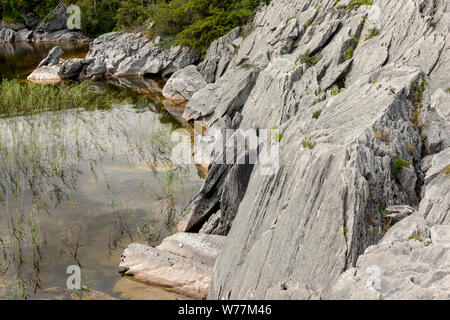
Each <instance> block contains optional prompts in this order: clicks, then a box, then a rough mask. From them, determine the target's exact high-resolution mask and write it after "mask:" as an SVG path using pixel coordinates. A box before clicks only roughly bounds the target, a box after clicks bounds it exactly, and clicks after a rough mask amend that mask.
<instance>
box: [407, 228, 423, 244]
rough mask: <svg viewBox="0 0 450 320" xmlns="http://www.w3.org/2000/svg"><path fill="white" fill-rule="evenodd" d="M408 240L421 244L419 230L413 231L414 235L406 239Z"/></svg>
mask: <svg viewBox="0 0 450 320" xmlns="http://www.w3.org/2000/svg"><path fill="white" fill-rule="evenodd" d="M408 240H417V241H420V242H423V238H422V233H421V232H420V230H417V231H414V233H413V234H412V235H411V236H410V237H409V238H408Z"/></svg>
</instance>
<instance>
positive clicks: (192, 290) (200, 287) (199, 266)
mask: <svg viewBox="0 0 450 320" xmlns="http://www.w3.org/2000/svg"><path fill="white" fill-rule="evenodd" d="M120 269H121V271H122V272H123V273H124V274H125V275H129V276H132V277H133V279H135V280H137V281H139V282H144V283H147V284H150V285H157V286H161V287H164V288H165V289H167V290H170V291H174V292H178V293H181V294H184V295H187V296H190V297H193V298H196V299H203V298H205V297H206V295H207V293H208V290H209V286H210V283H211V277H212V270H213V268H212V266H211V265H208V264H204V263H201V262H199V261H195V260H192V259H188V258H185V257H182V256H180V255H177V254H174V253H171V252H167V251H163V250H158V249H155V248H152V247H149V246H146V245H142V244H138V243H133V244H131V245H129V246H128V248H127V249H125V251H124V253H123V255H122V259H121V263H120Z"/></svg>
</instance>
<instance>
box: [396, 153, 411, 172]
mask: <svg viewBox="0 0 450 320" xmlns="http://www.w3.org/2000/svg"><path fill="white" fill-rule="evenodd" d="M412 164H413V163H412V161H407V160H405V159H402V158H401V157H400V156H397V159H396V160H395V161H394V173H395V175H398V174H399V173H400V171H401V170H402V169H403V168H405V167H410V166H411V165H412Z"/></svg>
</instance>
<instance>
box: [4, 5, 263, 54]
mask: <svg viewBox="0 0 450 320" xmlns="http://www.w3.org/2000/svg"><path fill="white" fill-rule="evenodd" d="M269 1H270V0H172V1H169V0H66V1H65V2H66V3H67V4H70V3H75V4H77V5H78V6H80V8H81V10H82V31H83V32H84V33H86V34H88V35H90V36H98V35H100V34H102V33H105V32H109V31H112V30H114V29H115V30H122V29H129V28H142V29H143V28H145V25H146V23H148V22H150V21H153V22H155V24H154V26H153V28H152V29H151V35H152V36H155V35H161V36H162V37H163V39H166V40H167V39H169V40H170V41H171V42H175V43H177V44H183V45H188V46H191V47H193V48H195V49H197V50H199V51H202V52H204V51H205V50H206V48H207V47H208V46H209V44H210V43H211V42H212V41H213V40H214V39H217V38H218V37H220V36H222V35H224V34H225V33H227V32H228V31H230V30H231V29H233V28H235V27H237V26H240V25H243V24H245V23H246V22H247V21H248V20H249V19H251V18H252V17H253V14H254V11H255V9H256V7H257V6H258V5H259V4H260V3H266V4H267V3H269ZM58 3H59V0H0V18H1V19H2V20H9V21H14V22H20V21H21V20H22V15H23V14H26V13H30V12H32V13H35V14H36V15H37V16H38V17H39V18H41V19H42V18H44V17H45V16H46V15H47V14H48V13H49V12H51V10H52V9H53V8H54V7H55V6H56V5H57V4H58Z"/></svg>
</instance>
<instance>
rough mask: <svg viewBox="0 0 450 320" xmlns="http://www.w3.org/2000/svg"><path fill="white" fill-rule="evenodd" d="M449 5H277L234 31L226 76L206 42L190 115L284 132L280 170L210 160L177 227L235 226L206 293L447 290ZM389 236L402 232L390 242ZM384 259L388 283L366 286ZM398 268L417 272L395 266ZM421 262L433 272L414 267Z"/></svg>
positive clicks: (331, 294)
mask: <svg viewBox="0 0 450 320" xmlns="http://www.w3.org/2000/svg"><path fill="white" fill-rule="evenodd" d="M449 8H450V2H449V1H448V0H447V1H438V2H436V1H425V0H424V1H420V2H413V1H408V2H398V1H388V0H375V1H373V4H372V5H370V6H361V5H357V4H356V5H355V4H354V3H353V2H350V1H347V2H344V1H341V2H340V3H337V2H336V1H334V0H328V1H327V0H325V1H319V0H313V1H306V0H299V1H288V0H280V1H272V2H271V3H270V5H268V6H266V7H263V8H262V9H261V10H260V11H259V12H258V13H257V14H256V16H255V19H254V21H253V23H252V28H251V30H252V31H251V32H249V34H247V35H245V36H243V37H242V38H241V39H239V41H238V40H237V39H236V40H233V43H234V42H235V41H236V44H238V46H236V47H235V52H234V54H233V55H232V58H231V60H230V61H229V62H227V68H226V71H225V72H224V73H223V74H220V76H219V78H217V76H216V74H217V69H214V68H215V66H216V63H217V61H218V60H219V58H220V57H219V54H214V52H216V51H215V50H216V49H217V47H218V44H217V43H213V44H212V46H211V48H210V51H209V52H210V53H211V54H210V56H207V59H205V61H204V62H203V63H202V64H201V65H200V66H199V70H200V72H201V73H202V72H203V73H202V74H203V75H204V77H205V78H206V80H207V82H211V83H210V84H209V85H207V86H206V87H204V88H203V89H200V90H199V91H197V93H195V94H194V95H193V96H192V98H191V100H190V101H189V103H188V105H187V107H186V110H185V113H184V115H183V116H184V118H185V119H187V120H189V121H192V120H202V121H203V122H204V123H205V126H206V127H207V128H209V130H225V129H237V128H239V129H243V130H247V129H252V128H256V129H271V128H279V130H280V131H281V132H282V135H280V136H279V142H280V153H279V158H280V159H279V164H280V165H279V170H278V171H277V172H276V173H275V174H273V175H262V174H261V167H262V165H263V164H262V163H261V162H260V161H258V162H257V163H256V164H255V165H254V167H253V168H252V170H251V171H250V173H249V178H248V179H245V178H243V179H242V180H240V179H236V178H234V177H235V176H236V172H235V171H234V170H233V169H231V168H232V167H233V166H232V165H225V164H223V163H221V162H217V158H216V157H211V159H212V162H211V163H209V167H210V172H209V176H208V178H207V180H206V181H205V184H204V186H203V188H202V191H201V192H200V193H199V194H198V195H197V196H196V197H195V198H194V199H193V201H192V202H191V204H190V205H189V207H188V208H187V211H188V215H185V216H184V217H183V218H182V220H181V221H180V225H179V228H180V229H181V230H189V229H190V228H198V227H199V224H201V223H204V225H203V227H202V228H201V230H202V232H209V233H220V234H228V240H227V242H226V245H225V247H224V249H223V250H222V252H221V253H220V255H219V257H218V259H217V262H216V264H215V267H214V275H213V280H212V284H211V289H210V291H209V296H208V297H209V298H210V299H267V298H275V299H315V298H358V297H359V298H372V297H375V298H381V299H397V298H407V297H415V298H433V297H436V295H435V293H436V290H437V291H439V288H442V290H441V292H442V294H446V293H447V292H448V286H447V284H448V281H447V279H446V274H447V273H448V272H449V271H450V268H449V265H448V254H447V253H446V251H445V250H446V249H445V248H446V247H447V244H446V241H447V240H446V239H447V235H446V231H445V228H443V227H442V226H443V225H446V224H448V223H449V219H448V211H449V204H450V199H449V192H448V191H449V189H450V188H449V186H448V181H449V175H448V165H450V164H449V163H448V159H449V157H448V147H449V134H450V121H449V108H448V106H449V105H450V104H449V101H450V100H449V99H450V98H449V97H450V94H449V90H450V89H449V83H448V74H449V73H450V58H449V53H450V38H449V32H448V31H449V27H448V26H449V24H448V22H449V21H450V14H449V11H448V10H449ZM235 38H236V37H235ZM206 70H207V72H206ZM213 75H214V76H213ZM263 147H264V146H263ZM216 156H217V155H216ZM243 176H244V175H242V174H241V175H238V177H239V178H240V177H243ZM225 181H235V183H237V185H242V186H245V188H241V189H240V191H239V192H237V191H236V190H237V189H236V188H235V187H234V188H233V187H231V188H228V189H227V188H225V187H224V185H225V184H226V183H225ZM230 185H233V184H232V183H231V184H230ZM236 193H237V194H236ZM227 199H232V200H233V201H234V202H233V206H232V208H231V207H230V206H229V203H230V201H229V200H227ZM238 203H239V204H238ZM398 206H401V207H402V210H400V213H401V214H400V215H397V214H398V213H399V212H397V211H399V208H400V207H398ZM230 208H231V210H230ZM395 208H396V209H395ZM416 208H419V209H416ZM185 212H186V210H185ZM414 212H415V213H414ZM418 224H420V225H421V226H422V227H421V228H422V229H423V230H422V229H421V232H423V234H422V236H421V237H423V240H424V242H423V243H422V242H421V241H420V240H418V241H417V240H414V239H412V240H409V239H405V236H407V238H409V237H415V236H416V237H417V234H416V235H415V236H414V235H412V234H411V232H409V231H411V230H413V229H414V228H416V226H417V225H418ZM219 225H221V227H220V228H218V226H219ZM390 227H391V229H390V231H388V229H389V228H390ZM396 230H407V231H405V232H403V231H401V232H400V234H399V235H398V237H400V238H398V239H400V240H398V239H397V240H395V241H394V240H392V239H393V238H392V237H393V234H397V233H396V232H397V231H396ZM433 230H435V231H434V236H433ZM413 231H414V230H413ZM386 232H387V233H386ZM385 234H386V236H385V237H384V235H385ZM430 237H431V238H430ZM428 238H429V239H431V243H430V244H429V245H425V244H426V243H428V242H425V241H426V240H429V239H428ZM433 239H437V240H435V241H433ZM394 242H395V245H394V244H393V243H394ZM373 246H375V247H373ZM369 247H370V249H367V248H369ZM366 249H367V250H366ZM405 250H407V251H408V252H411V253H410V254H409V255H405V254H403V253H404V252H405ZM402 252H403V253H402ZM400 253H401V254H400ZM438 253H442V256H438V255H439V254H438ZM429 255H431V256H429ZM378 258H380V259H382V261H383V264H385V266H384V267H385V268H386V269H385V270H386V272H385V273H384V274H385V275H386V277H387V278H386V279H385V281H386V283H385V288H386V290H387V291H383V292H381V293H380V291H377V290H376V291H377V292H375V294H373V293H374V292H373V290H372V289H370V290H372V291H370V294H367V292H366V291H367V290H366V289H364V286H366V282H365V278H364V277H363V276H362V274H363V273H364V272H366V269H367V268H369V267H370V264H371V263H372V261H374V259H375V260H376V259H378ZM406 265H409V266H410V267H409V268H410V269H411V272H410V273H405V275H401V276H399V277H397V278H396V277H395V276H394V275H392V273H393V272H396V271H398V270H403V269H404V268H405V266H406ZM353 268H356V269H353ZM414 268H416V269H414ZM420 268H422V269H423V270H429V271H430V275H421V274H420V275H419V274H416V273H417V272H419V271H420ZM369 269H370V268H369ZM348 270H349V271H348ZM370 270H371V271H370V272H372V273H373V272H374V270H372V269H370ZM414 270H416V271H414ZM375 271H376V270H375ZM381 272H382V274H383V272H384V271H383V270H381ZM409 275H411V277H413V278H414V280H412V282H411V281H410V280H408V279H409V278H408V276H409ZM411 277H410V278H411ZM408 281H410V282H408ZM414 281H416V282H414ZM397 284H398V286H397ZM353 285H355V286H357V288H358V290H350V289H349V288H351V287H352V286H353ZM381 285H382V286H381V288H383V285H384V283H383V280H382V282H381ZM414 285H415V286H417V287H414V288H415V289H414V290H411V291H410V293H408V292H409V290H410V289H411V288H412V286H414ZM394 287H395V288H396V289H395V291H392V290H391V291H390V288H394ZM420 288H424V291H423V292H422V293H420Z"/></svg>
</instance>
